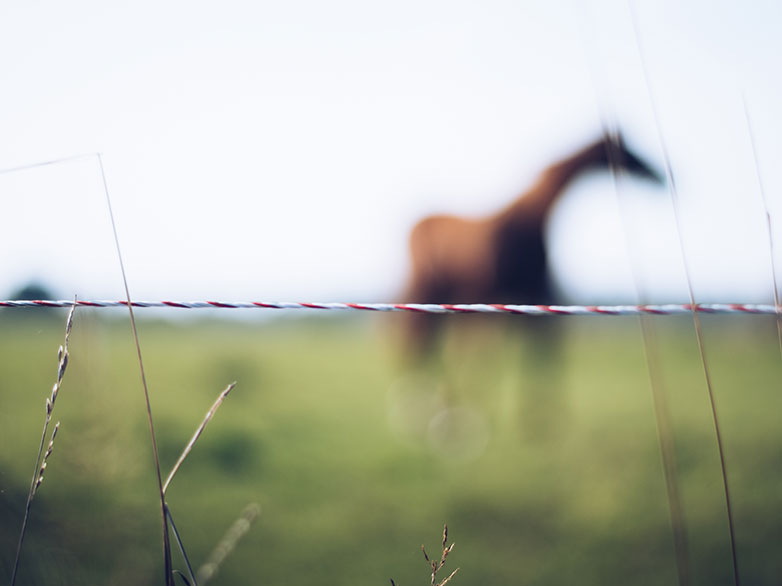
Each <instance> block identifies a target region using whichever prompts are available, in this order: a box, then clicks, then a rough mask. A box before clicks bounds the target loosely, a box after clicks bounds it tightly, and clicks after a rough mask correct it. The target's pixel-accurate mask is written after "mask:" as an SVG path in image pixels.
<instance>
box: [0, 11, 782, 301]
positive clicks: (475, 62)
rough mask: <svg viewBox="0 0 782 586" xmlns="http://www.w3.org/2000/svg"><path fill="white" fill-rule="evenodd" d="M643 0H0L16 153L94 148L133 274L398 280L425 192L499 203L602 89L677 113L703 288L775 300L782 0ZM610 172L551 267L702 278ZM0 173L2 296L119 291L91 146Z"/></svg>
mask: <svg viewBox="0 0 782 586" xmlns="http://www.w3.org/2000/svg"><path fill="white" fill-rule="evenodd" d="M629 5H630V4H629V3H628V1H627V0H602V1H591V0H590V1H584V2H580V1H578V0H568V1H545V0H541V1H535V2H532V1H530V2H524V1H519V0H496V1H487V2H458V1H453V0H448V1H445V0H443V1H440V0H415V1H407V0H401V1H400V0H397V1H395V2H367V1H365V0H362V1H359V0H355V1H349V0H336V1H332V2H317V1H312V0H298V1H291V2H266V1H259V2H238V1H234V2H232V1H228V2H221V3H219V4H218V3H211V2H210V3H207V2H148V1H143V0H142V1H139V2H134V3H129V4H122V3H110V2H99V1H94V2H90V1H74V2H67V3H62V2H36V1H29V2H15V3H11V2H6V3H3V4H2V6H0V54H2V55H3V59H2V61H0V72H1V73H0V74H1V75H2V78H1V79H2V87H3V93H2V98H1V99H0V100H1V103H2V105H3V107H2V108H0V132H1V133H2V136H3V140H2V141H0V169H8V168H12V167H16V166H19V165H26V164H32V163H36V162H41V161H47V160H50V159H57V158H60V157H68V156H71V155H77V154H81V153H97V152H100V153H102V156H103V160H104V164H105V169H106V175H107V181H108V186H109V191H110V194H111V198H112V203H113V207H114V212H115V216H116V221H117V227H118V230H119V237H120V241H121V245H122V251H123V255H124V257H125V263H126V269H127V272H128V279H129V284H130V288H131V294H132V295H133V297H134V298H137V299H150V300H154V299H183V300H189V299H203V298H207V299H221V300H227V301H230V300H280V299H284V300H292V301H392V300H399V292H400V290H401V288H402V283H403V281H404V279H405V271H406V267H407V250H406V246H407V245H406V239H407V233H408V232H409V229H410V228H411V227H412V225H413V224H414V223H415V221H416V220H417V219H419V218H421V217H423V216H424V215H426V214H429V213H434V212H437V213H440V212H447V213H456V214H463V215H468V216H476V217H478V216H482V215H488V214H490V213H492V212H494V211H496V210H497V209H499V208H501V207H503V206H504V205H505V204H507V203H508V202H509V201H511V200H512V199H514V197H515V196H517V195H518V194H520V193H522V192H523V191H524V189H525V188H526V187H527V186H528V185H529V184H530V182H531V181H532V180H533V179H534V178H535V176H536V174H537V172H538V171H539V170H540V169H542V167H543V166H545V165H546V164H548V163H550V162H552V161H553V160H554V159H555V158H556V157H558V156H561V155H564V154H566V153H567V152H568V151H570V150H571V149H575V148H578V147H580V146H582V144H584V143H586V142H588V141H591V140H593V139H594V138H595V137H597V135H598V134H599V133H600V130H601V125H600V118H599V112H604V113H608V114H610V115H611V117H612V118H614V119H616V120H617V121H618V123H619V125H620V126H621V128H622V129H623V131H624V134H625V137H626V139H627V141H628V143H629V144H630V146H631V147H632V148H634V149H635V150H636V151H637V152H639V153H640V154H642V155H643V156H645V157H647V158H649V159H650V160H652V161H654V162H655V163H656V164H657V165H658V166H661V156H662V155H661V146H660V140H659V136H660V135H662V140H663V142H664V145H665V148H666V149H667V151H668V153H669V155H670V158H671V163H672V168H673V173H674V175H675V178H676V185H677V187H678V190H679V193H678V196H679V208H680V212H681V213H680V225H681V235H682V239H683V244H684V251H685V254H686V256H687V263H688V265H689V267H690V273H691V277H692V280H693V285H694V288H695V293H696V298H697V300H699V301H704V302H705V301H737V302H752V301H766V302H767V301H770V300H771V262H770V251H771V247H770V246H769V242H768V233H767V229H766V221H765V211H764V208H763V205H762V199H761V192H760V189H759V185H758V181H757V176H756V170H755V160H754V159H753V156H752V146H751V143H750V140H749V132H748V125H747V122H746V119H745V113H744V106H743V102H742V95H743V96H744V100H745V102H746V104H747V107H748V111H749V116H750V119H751V124H752V130H753V132H754V135H755V146H756V148H757V152H758V158H757V161H758V163H759V165H760V171H761V178H762V184H763V187H764V188H765V195H766V199H767V200H768V207H769V211H770V214H771V220H772V225H773V226H774V229H775V233H776V234H777V235H779V233H780V228H779V226H780V225H782V219H780V216H781V215H782V167H780V165H779V164H778V161H779V160H780V159H781V158H782V115H780V106H779V105H780V104H782V85H781V84H780V79H779V75H778V74H779V71H782V52H781V51H780V49H781V48H782V46H781V43H780V40H779V37H780V35H779V33H778V31H779V30H780V27H782V4H780V3H779V2H775V1H767V2H763V1H760V0H758V1H754V2H739V1H737V0H736V1H732V2H727V1H716V2H715V1H705V0H704V1H701V2H693V1H678V0H637V1H635V2H633V3H632V6H633V7H634V12H635V15H636V22H637V24H638V35H636V34H635V32H634V27H633V20H632V18H631V12H630V8H629ZM639 42H640V45H641V47H642V49H643V60H644V62H645V64H646V75H647V77H648V80H649V86H650V87H651V92H652V96H653V98H652V99H653V100H654V105H655V107H656V109H657V112H658V115H659V123H660V124H659V127H658V126H657V125H656V124H655V121H654V117H653V110H652V101H651V99H650V94H649V89H648V87H647V84H646V82H645V74H644V68H643V67H642V61H641V57H640V56H639V51H638V43H639ZM620 187H621V188H620V195H621V197H622V201H623V202H625V204H626V206H624V208H623V209H624V211H623V212H620V211H619V206H618V204H617V199H616V196H615V194H614V190H613V187H612V182H611V180H610V177H609V176H608V175H606V174H604V175H600V176H594V177H591V178H589V179H585V180H584V181H582V182H580V183H578V184H576V185H574V186H573V189H572V190H571V191H570V192H569V193H567V194H566V195H565V196H564V197H563V199H562V201H561V202H560V204H559V205H558V206H557V209H556V210H555V213H554V214H553V217H552V221H551V224H550V242H551V255H552V258H551V261H552V265H553V268H554V271H555V275H556V278H557V280H558V282H559V283H560V284H561V286H562V287H563V289H564V291H565V293H566V294H567V295H568V299H569V300H570V301H571V302H576V303H593V302H607V301H609V302H610V301H616V300H620V301H626V302H633V301H635V289H634V285H633V278H632V277H631V268H630V267H631V266H632V271H634V272H635V274H636V275H637V278H638V279H639V282H640V283H641V285H642V292H643V295H644V297H645V300H646V301H659V302H667V301H687V293H686V288H685V285H684V271H683V268H682V267H683V264H682V254H681V248H680V244H679V236H678V233H679V231H677V229H676V222H675V218H674V215H673V209H672V204H671V196H670V193H669V192H668V191H667V190H666V189H656V188H652V187H650V186H647V185H643V184H638V183H632V182H623V183H622V185H621V186H620ZM0 198H2V202H3V213H2V216H0V217H1V218H2V219H1V220H0V246H2V250H3V251H4V254H3V255H2V256H0V297H3V298H4V297H6V296H7V295H9V294H10V292H11V290H12V289H14V288H16V287H18V286H19V285H21V284H22V283H24V282H25V281H28V280H30V279H40V280H43V281H44V282H46V283H47V284H49V285H50V286H51V287H52V288H54V290H55V292H56V293H57V294H58V296H60V297H65V298H67V297H71V296H73V295H74V294H78V295H79V297H80V298H83V299H88V298H121V297H122V284H121V280H120V275H119V268H118V263H117V259H116V252H115V249H114V242H113V237H112V234H111V227H110V223H109V217H108V212H107V206H106V202H105V199H104V196H103V191H102V184H101V178H100V175H99V171H98V166H97V161H96V159H95V158H94V157H86V158H81V159H76V160H73V161H71V162H68V163H63V164H58V165H52V166H46V167H37V168H33V169H29V170H26V171H23V172H14V173H4V174H0ZM780 242H782V236H780V237H777V244H779V243H780ZM628 243H629V246H628ZM778 248H779V247H777V249H775V255H776V257H777V263H778V264H781V265H782V252H780V251H779V250H778ZM485 301H487V302H491V301H492V300H491V299H487V300H485Z"/></svg>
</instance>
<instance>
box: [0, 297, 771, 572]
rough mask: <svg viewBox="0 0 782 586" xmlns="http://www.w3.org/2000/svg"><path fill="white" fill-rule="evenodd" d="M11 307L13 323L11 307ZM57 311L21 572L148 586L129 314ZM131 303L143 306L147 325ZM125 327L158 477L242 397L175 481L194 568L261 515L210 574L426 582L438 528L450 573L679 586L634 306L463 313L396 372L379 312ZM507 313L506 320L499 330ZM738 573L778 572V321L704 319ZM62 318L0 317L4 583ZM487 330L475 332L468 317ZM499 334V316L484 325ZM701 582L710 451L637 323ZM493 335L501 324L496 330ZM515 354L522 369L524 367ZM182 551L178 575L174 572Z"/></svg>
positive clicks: (681, 337) (691, 391) (698, 398)
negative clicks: (525, 328)
mask: <svg viewBox="0 0 782 586" xmlns="http://www.w3.org/2000/svg"><path fill="white" fill-rule="evenodd" d="M14 311H15V312H16V313H13V312H14ZM105 315H106V314H105V313H104V314H100V315H99V314H97V313H95V312H91V311H89V310H82V309H80V310H78V311H77V312H76V318H75V324H74V329H73V334H72V337H71V352H70V354H71V362H70V365H69V370H68V372H67V374H66V377H65V382H64V384H63V388H62V391H61V395H60V398H59V400H58V403H57V406H56V410H55V418H56V419H59V420H60V421H61V428H60V434H59V435H58V440H57V445H56V447H55V451H54V454H53V455H52V458H51V459H50V463H49V467H48V469H47V474H46V480H45V482H44V484H43V485H42V487H41V490H40V492H39V494H38V496H37V497H36V502H35V504H34V507H33V512H32V519H31V524H30V527H29V530H28V536H27V540H26V543H25V549H24V552H23V556H22V562H21V570H20V576H19V580H18V584H76V583H98V584H159V583H162V580H161V577H162V561H161V557H162V556H161V552H160V536H159V529H160V520H159V518H158V517H157V515H158V514H159V506H158V504H157V501H156V499H157V495H156V484H155V480H154V477H153V461H152V455H151V448H150V442H149V438H148V430H147V424H146V420H145V413H144V401H143V396H142V392H141V387H140V378H139V374H138V366H137V364H136V362H135V351H134V349H133V346H132V339H131V337H130V330H129V326H128V324H127V321H126V320H125V319H124V314H122V313H113V314H111V317H105ZM142 315H143V314H142ZM375 318H376V316H367V317H365V316H358V317H356V316H351V317H348V318H346V317H344V316H343V317H337V318H333V317H328V318H322V317H311V318H310V317H307V318H299V317H290V318H283V319H278V320H275V321H269V322H256V321H253V322H252V323H239V322H234V321H228V322H220V321H185V322H174V323H166V322H157V321H151V320H143V319H142V321H141V322H140V335H141V343H142V350H143V354H144V359H145V366H146V370H147V377H148V381H149V384H150V391H151V394H152V407H153V410H154V416H155V424H156V429H157V432H158V441H159V445H160V450H161V457H162V463H163V469H164V474H165V472H166V471H167V470H168V469H169V468H170V466H171V465H172V464H173V463H174V461H175V459H176V457H177V456H178V454H179V452H180V451H181V449H182V447H183V446H184V444H185V443H186V442H187V440H188V439H189V438H190V435H191V434H192V432H193V430H194V429H195V427H196V426H197V424H198V423H199V422H200V420H201V418H202V417H203V414H204V413H205V412H206V410H207V409H208V408H209V406H210V405H211V403H212V401H213V400H214V398H215V397H216V396H217V394H218V392H219V391H220V390H221V389H222V388H224V387H225V385H226V384H227V383H229V382H231V381H234V380H236V381H237V382H238V385H237V387H236V389H235V390H234V391H233V392H232V394H231V395H230V396H229V397H228V399H227V401H226V402H225V404H224V405H223V406H222V407H221V409H220V411H219V412H218V413H217V416H216V417H215V419H214V420H213V421H212V422H211V423H210V425H209V427H208V428H207V430H206V432H205V433H204V435H203V436H202V437H201V439H200V440H199V443H198V444H197V445H196V447H195V449H194V451H193V453H192V454H191V455H190V457H189V459H188V460H187V461H186V462H185V464H184V465H183V467H182V469H181V471H180V472H179V475H178V476H177V478H176V479H175V480H174V482H173V483H172V487H171V489H170V490H169V493H168V502H169V505H170V506H171V509H172V511H173V513H174V515H175V518H176V520H177V525H178V527H179V529H180V531H181V533H182V535H183V538H184V540H185V543H186V545H187V546H188V547H189V552H188V553H189V554H190V556H191V558H192V559H193V560H194V562H195V563H196V564H198V563H200V562H202V561H204V560H205V559H206V557H207V555H208V554H209V552H210V551H211V548H212V547H213V546H214V544H215V543H216V541H217V540H218V539H219V538H220V536H221V535H222V534H223V532H224V531H225V530H226V529H227V528H228V526H229V525H230V524H231V523H232V522H233V520H234V519H235V518H236V516H238V514H239V513H240V511H241V510H242V508H243V507H244V506H245V505H246V504H247V503H250V502H257V503H258V504H260V506H261V508H262V513H261V516H260V517H259V519H258V521H257V523H256V524H255V525H254V526H253V528H252V529H251V530H250V532H249V534H248V535H247V536H246V537H245V538H244V540H243V541H242V542H241V543H240V544H239V546H238V548H237V550H236V551H235V552H234V553H233V555H232V557H230V558H229V559H228V560H227V562H226V563H225V565H224V566H223V567H222V568H221V570H220V573H219V574H218V576H217V578H216V579H215V582H214V583H216V584H256V583H264V584H275V585H284V584H296V585H299V584H301V585H305V584H333V585H346V586H347V585H351V586H355V585H356V584H359V583H361V584H378V585H379V584H388V583H389V582H388V579H389V577H393V578H394V580H395V582H396V583H397V584H399V585H400V586H406V585H412V584H416V583H418V584H422V583H425V582H426V581H427V573H426V572H427V569H426V564H425V562H424V561H423V558H422V556H421V553H420V544H421V542H422V541H423V542H425V543H426V544H427V546H428V549H429V550H430V551H437V544H438V543H439V539H440V531H441V529H442V524H443V523H444V522H447V523H448V525H449V528H450V536H451V540H452V541H454V542H455V543H456V548H455V550H454V552H453V553H452V554H451V556H450V558H449V565H450V566H451V569H453V568H455V567H456V566H460V567H461V571H460V573H459V574H458V575H457V576H456V577H455V578H454V581H453V582H452V583H453V584H482V585H491V584H511V583H512V584H525V585H532V584H557V585H561V584H579V585H581V586H584V585H589V584H619V583H632V584H672V583H675V582H676V570H675V566H674V554H673V547H672V540H671V534H670V523H669V515H668V508H667V502H666V497H665V481H664V478H663V473H662V467H661V460H660V455H659V449H658V443H657V438H656V430H655V423H654V413H653V410H652V398H651V394H650V388H649V377H648V373H647V367H646V363H645V360H644V354H643V346H642V344H641V337H640V334H639V329H638V324H637V322H636V321H635V320H633V319H632V318H611V317H606V318H598V317H589V318H583V319H582V318H560V319H561V320H562V323H561V324H560V325H561V326H562V328H563V330H564V332H563V333H564V338H563V347H562V350H561V352H560V353H559V354H558V355H557V356H555V357H552V358H550V359H549V360H542V361H541V360H537V358H539V355H538V354H535V353H531V352H529V343H530V340H527V341H526V342H527V344H526V345H525V344H523V343H519V342H517V341H516V340H515V338H513V339H504V338H503V336H502V335H500V334H499V333H497V332H495V331H493V330H492V329H491V328H487V327H485V324H473V325H475V326H476V329H474V330H469V331H464V330H461V331H457V332H454V335H453V336H452V337H451V339H450V342H449V343H448V344H447V345H446V348H445V351H444V355H443V356H444V358H443V365H442V366H441V367H439V368H435V369H431V370H430V371H429V372H422V371H419V372H411V371H409V370H407V369H405V368H403V367H402V366H400V364H399V362H398V361H397V360H395V356H394V348H393V345H392V344H391V342H390V340H389V339H388V336H387V335H386V333H387V332H386V329H385V326H387V325H388V320H389V319H393V316H391V317H388V316H386V317H385V318H384V320H376V319H375ZM510 319H513V318H510ZM703 319H704V334H705V340H706V350H707V354H708V360H709V366H710V370H711V374H712V378H713V382H714V389H715V393H716V395H717V401H718V408H719V410H720V415H721V417H722V424H723V434H724V440H725V444H726V451H727V463H728V473H729V476H730V482H731V488H732V491H733V499H734V507H735V517H736V532H737V543H738V555H739V563H740V571H741V573H742V578H744V580H745V583H751V584H777V583H779V580H780V577H782V557H780V556H779V544H780V543H782V425H780V423H782V421H781V419H782V416H781V414H782V368H781V367H782V359H780V354H779V349H778V347H777V345H776V331H775V324H774V322H773V320H770V319H767V318H761V317H751V316H748V317H730V318H718V317H715V316H704V318H703ZM64 321H65V313H64V312H62V313H54V314H53V315H51V314H49V315H45V314H42V313H41V312H34V310H29V311H28V310H11V311H6V312H4V313H2V314H0V571H1V572H2V575H3V576H4V578H3V580H5V579H6V578H5V576H10V570H11V566H12V563H13V555H14V551H15V546H16V539H17V536H18V530H19V524H20V523H21V516H22V512H23V508H24V501H25V496H26V492H27V488H28V486H29V481H30V475H31V473H32V472H31V468H32V466H33V458H34V454H35V450H36V448H37V442H38V440H39V438H40V427H41V424H42V420H43V415H44V399H45V397H46V396H47V394H48V391H49V389H50V388H51V384H52V383H53V382H54V376H55V374H56V352H57V347H58V345H59V344H61V343H62V335H63V326H64ZM489 321H491V320H489ZM495 321H499V320H495ZM653 323H654V324H655V326H656V328H657V331H658V342H659V347H658V350H659V352H660V354H661V363H662V375H663V378H664V380H665V382H666V387H667V390H668V394H669V403H670V408H671V411H672V416H673V422H674V427H675V433H676V438H675V439H676V449H677V453H676V456H677V460H678V467H679V476H680V482H681V485H682V495H683V500H684V508H685V514H686V520H687V522H688V526H689V543H690V555H691V561H692V572H693V578H694V583H696V584H710V585H715V584H730V583H732V574H731V567H730V552H729V546H728V534H727V523H726V519H725V514H724V501H723V495H722V486H721V479H720V473H719V461H718V456H717V452H716V446H715V442H714V434H713V427H712V423H711V419H710V410H709V405H708V399H707V394H706V389H705V386H704V382H703V373H702V367H701V363H700V358H699V355H698V352H697V346H696V344H695V338H694V335H693V333H692V324H691V321H690V320H689V319H688V318H681V317H679V318H673V317H657V318H654V320H653ZM495 325H496V324H495ZM525 356H527V357H529V356H535V357H537V358H536V359H529V358H527V359H525V358H524V357H525ZM182 565H183V564H181V563H178V564H177V567H180V568H182Z"/></svg>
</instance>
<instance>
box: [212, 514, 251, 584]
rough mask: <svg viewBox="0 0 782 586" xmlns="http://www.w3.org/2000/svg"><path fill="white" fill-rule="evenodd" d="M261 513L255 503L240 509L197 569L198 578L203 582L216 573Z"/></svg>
mask: <svg viewBox="0 0 782 586" xmlns="http://www.w3.org/2000/svg"><path fill="white" fill-rule="evenodd" d="M260 513H261V507H260V506H258V505H257V504H256V503H250V504H249V505H247V506H246V507H245V508H244V510H243V511H242V513H241V515H239V518H238V519H237V520H236V521H234V523H233V525H231V527H230V528H229V529H228V531H226V533H225V535H224V536H223V538H222V539H221V540H220V541H219V542H218V543H217V545H216V546H215V548H214V550H213V551H212V553H211V554H210V556H209V559H208V560H207V562H206V563H205V564H204V565H203V566H201V567H200V568H199V569H198V580H199V581H200V583H201V585H202V586H203V584H205V583H206V582H208V581H209V580H211V579H212V578H214V577H215V576H216V575H217V571H218V570H219V569H220V566H221V565H222V563H223V561H224V560H225V558H226V557H228V555H229V554H230V553H231V552H232V551H233V550H234V548H235V547H236V544H237V543H238V542H239V540H240V539H241V538H242V537H243V536H244V534H245V533H247V531H249V529H250V526H251V525H252V524H253V522H254V521H255V520H256V519H257V518H258V515H259V514H260Z"/></svg>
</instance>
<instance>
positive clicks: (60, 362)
mask: <svg viewBox="0 0 782 586" xmlns="http://www.w3.org/2000/svg"><path fill="white" fill-rule="evenodd" d="M75 309H76V305H75V304H74V305H73V306H72V307H71V310H70V311H69V312H68V319H67V320H66V321H65V341H64V342H63V345H62V346H60V347H59V349H58V350H57V380H56V381H55V383H54V386H52V392H51V394H50V395H49V396H48V397H47V398H46V404H45V405H46V416H45V418H44V422H43V431H42V432H41V442H40V445H39V446H38V455H37V456H36V457H35V468H34V471H33V479H32V481H31V482H30V491H29V492H28V493H27V503H26V505H25V510H24V518H23V519H22V529H21V530H20V532H19V542H18V544H17V546H16V557H15V559H14V569H13V571H12V573H11V586H14V584H15V583H16V574H17V572H18V571H19V558H20V556H21V553H22V544H23V543H24V536H25V534H26V532H27V521H28V520H29V518H30V508H31V507H32V503H33V498H34V497H35V494H36V493H37V492H38V488H39V487H40V486H41V483H42V482H43V473H44V470H45V469H46V464H47V460H48V459H49V456H51V454H52V450H53V449H54V438H55V437H56V435H57V431H58V430H59V429H60V422H59V421H58V422H57V423H56V424H55V426H54V430H53V431H52V435H51V438H50V439H49V445H48V446H47V448H46V452H44V445H45V443H46V434H47V432H48V431H49V424H50V423H51V421H52V413H53V411H54V404H55V403H56V402H57V397H58V396H59V394H60V387H61V386H62V380H63V377H64V376H65V370H66V369H67V368H68V341H69V339H70V336H71V329H72V328H73V312H74V310H75Z"/></svg>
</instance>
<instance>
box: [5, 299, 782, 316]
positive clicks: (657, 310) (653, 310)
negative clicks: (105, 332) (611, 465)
mask: <svg viewBox="0 0 782 586" xmlns="http://www.w3.org/2000/svg"><path fill="white" fill-rule="evenodd" d="M73 305H75V306H77V307H96V308H108V307H127V306H128V302H127V301H104V300H96V301H89V300H83V299H77V300H48V299H32V300H27V299H19V300H5V301H0V308H2V307H8V308H29V307H71V306H73ZM131 305H132V306H133V307H139V308H146V307H171V308H176V309H323V310H332V311H382V312H411V313H433V314H445V313H506V314H517V315H682V314H691V313H692V312H694V311H695V312H698V313H713V314H741V313H743V314H761V315H779V314H781V313H782V307H777V306H775V305H771V304H762V303H761V304H754V303H696V304H690V303H683V304H675V303H668V304H657V305H654V304H647V305H512V304H500V303H488V304H487V303H459V304H451V303H302V302H268V301H237V302H224V301H133V302H132V303H131Z"/></svg>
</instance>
